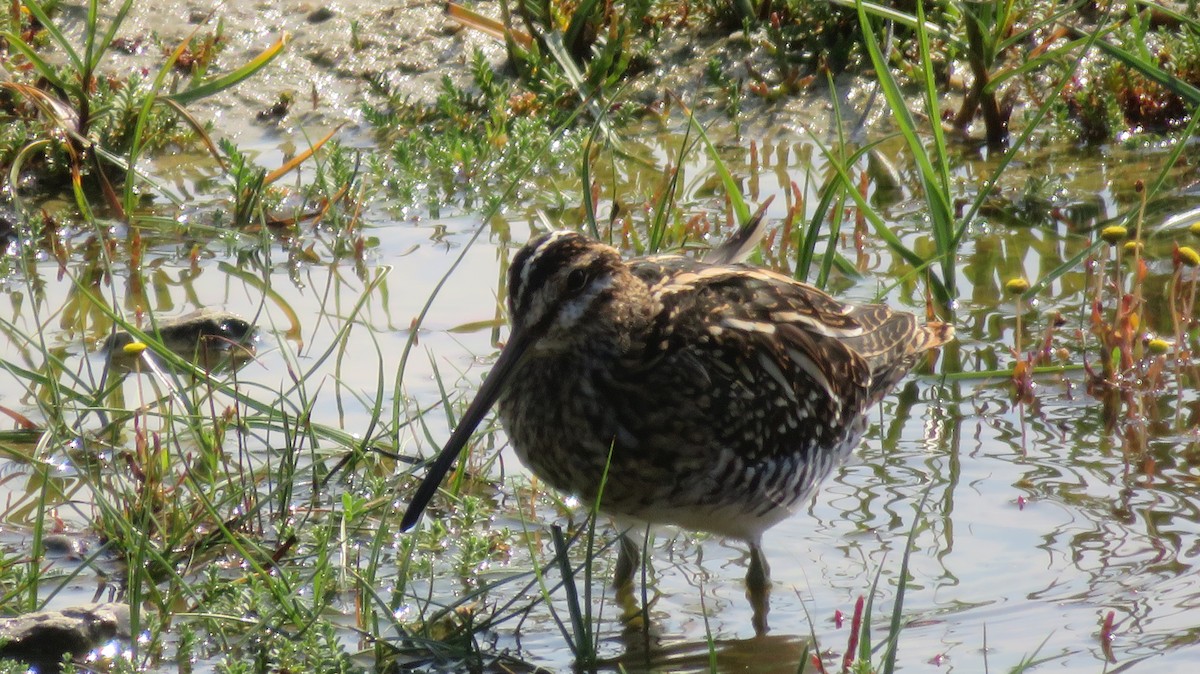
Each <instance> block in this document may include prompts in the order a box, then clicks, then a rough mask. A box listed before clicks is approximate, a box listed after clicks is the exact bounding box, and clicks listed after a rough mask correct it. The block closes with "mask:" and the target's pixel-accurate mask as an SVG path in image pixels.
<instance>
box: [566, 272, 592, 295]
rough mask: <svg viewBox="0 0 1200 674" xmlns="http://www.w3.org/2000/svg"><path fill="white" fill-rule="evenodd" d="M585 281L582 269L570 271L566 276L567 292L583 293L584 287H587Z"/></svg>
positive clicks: (585, 274)
mask: <svg viewBox="0 0 1200 674" xmlns="http://www.w3.org/2000/svg"><path fill="white" fill-rule="evenodd" d="M587 281H588V278H587V273H585V272H584V271H583V270H582V269H576V270H575V271H572V272H571V273H570V274H568V275H567V292H571V293H579V292H583V289H584V287H585V286H587Z"/></svg>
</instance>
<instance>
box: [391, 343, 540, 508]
mask: <svg viewBox="0 0 1200 674" xmlns="http://www.w3.org/2000/svg"><path fill="white" fill-rule="evenodd" d="M532 341H533V338H532V336H527V335H526V333H525V332H524V331H521V332H516V331H514V332H513V333H512V334H511V335H510V336H509V339H508V344H507V345H505V347H504V349H503V350H501V351H500V356H499V357H498V358H496V364H495V365H493V366H492V371H491V372H489V373H488V376H487V377H486V378H485V379H484V380H483V384H482V385H481V386H480V387H479V392H478V393H476V394H475V399H474V400H472V401H471V404H470V405H469V406H467V411H466V412H464V413H463V416H462V419H459V420H458V426H457V427H455V429H454V432H453V433H451V434H450V439H449V440H447V441H446V446H445V447H442V452H441V453H440V454H438V457H437V460H436V461H434V462H433V466H432V467H430V469H429V473H428V474H427V475H426V476H425V480H424V481H423V482H421V486H419V487H417V493H416V494H413V498H412V501H411V502H409V504H408V510H406V511H405V512H404V519H402V520H400V530H401V531H408V530H409V529H411V528H412V527H413V525H415V524H416V523H417V520H419V519H421V513H423V512H425V507H426V506H428V505H429V500H430V499H432V498H433V495H434V494H435V493H437V490H438V487H439V486H440V485H441V484H442V480H443V479H445V477H446V473H448V472H450V467H451V466H453V465H454V462H455V461H457V460H458V455H459V453H461V452H462V450H463V447H465V446H466V445H467V440H469V439H470V438H471V433H473V432H474V431H475V427H476V426H478V425H479V422H481V421H483V417H484V415H486V414H487V413H488V410H489V409H491V408H492V404H493V403H495V402H496V399H497V398H498V397H500V391H501V387H503V386H504V383H505V382H506V381H507V380H508V377H509V373H510V372H511V371H512V369H513V367H515V366H516V364H517V363H518V362H519V361H520V360H521V356H522V355H523V354H524V353H525V350H526V349H527V348H528V347H529V345H530V343H532Z"/></svg>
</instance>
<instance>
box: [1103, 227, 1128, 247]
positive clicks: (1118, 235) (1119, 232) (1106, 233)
mask: <svg viewBox="0 0 1200 674" xmlns="http://www.w3.org/2000/svg"><path fill="white" fill-rule="evenodd" d="M1127 236H1129V230H1128V229H1125V228H1124V227H1122V226H1121V225H1109V226H1108V227H1105V228H1104V229H1102V230H1100V238H1101V239H1104V240H1105V241H1107V242H1108V244H1109V245H1110V246H1115V245H1117V243H1118V242H1120V241H1124V240H1125V237H1127Z"/></svg>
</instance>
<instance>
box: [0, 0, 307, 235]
mask: <svg viewBox="0 0 1200 674" xmlns="http://www.w3.org/2000/svg"><path fill="white" fill-rule="evenodd" d="M132 5H133V0H125V1H124V2H123V3H122V4H121V5H119V6H118V7H117V8H116V11H115V14H114V15H113V19H112V20H111V21H110V22H108V23H107V24H105V23H104V22H102V20H101V16H100V15H101V13H100V11H99V2H98V0H90V1H89V2H88V3H87V7H86V18H85V24H84V29H83V30H82V36H83V44H77V43H75V42H74V41H73V40H72V38H71V37H70V36H69V34H68V33H67V31H66V30H65V29H64V28H63V27H62V26H60V25H59V21H58V20H57V19H56V17H55V16H54V12H53V10H52V6H51V5H49V4H43V3H41V2H36V1H31V2H26V3H23V4H22V7H23V8H26V9H28V14H25V13H23V12H19V13H14V14H12V15H10V16H9V17H7V25H6V27H5V30H4V33H3V35H4V38H5V49H7V50H8V57H9V60H10V61H12V63H13V64H14V66H15V67H13V68H10V69H9V71H8V72H10V73H12V74H11V75H10V79H7V80H6V81H4V82H0V89H3V90H4V91H5V92H6V93H7V96H5V97H4V98H3V99H2V100H0V107H2V109H3V111H4V113H5V114H6V115H7V116H9V117H11V120H10V122H9V123H8V124H6V125H5V126H6V130H5V132H4V134H3V136H2V137H0V170H3V171H5V172H6V173H9V174H10V175H11V176H13V177H15V178H17V179H18V180H17V182H20V180H21V179H22V178H33V179H36V180H38V181H39V182H41V183H42V189H43V190H45V191H47V192H54V191H56V190H57V189H67V190H69V191H70V192H71V193H72V194H73V195H74V198H75V205H76V206H77V207H78V209H79V212H80V214H82V215H83V216H84V218H85V219H86V217H87V216H88V215H89V214H90V213H91V211H92V210H93V206H92V204H93V202H94V201H96V196H99V198H100V203H102V204H103V205H104V206H105V207H106V208H107V209H109V210H110V211H111V212H115V213H116V214H118V215H119V216H120V215H124V214H125V213H128V212H130V211H133V210H134V209H135V207H136V206H137V204H138V197H137V195H138V192H139V190H140V189H142V188H144V187H146V186H152V185H153V183H152V182H151V181H149V180H147V179H146V178H145V177H144V176H139V174H138V168H137V165H138V160H139V158H140V157H141V155H142V153H143V152H146V151H150V150H153V149H155V148H163V147H166V146H168V145H170V144H173V143H182V142H183V141H184V140H185V138H187V137H188V136H189V135H190V136H193V137H195V138H197V139H198V141H199V142H200V143H202V144H203V145H204V146H206V147H207V148H208V149H209V150H210V151H213V152H214V154H215V147H214V146H213V144H212V141H211V140H209V139H208V137H207V134H206V131H205V129H204V128H203V127H202V125H200V124H199V123H198V122H197V121H196V120H195V119H194V118H193V117H191V115H189V114H188V113H187V112H186V110H185V108H184V106H185V105H187V104H188V103H190V102H192V101H196V100H199V99H201V98H205V97H208V96H211V95H213V94H216V93H218V92H220V91H223V90H225V89H227V88H229V87H232V86H235V85H237V84H239V83H241V82H242V81H244V80H246V79H247V78H249V77H251V76H253V75H255V74H256V73H258V72H259V71H260V70H261V69H262V68H263V67H265V66H266V64H267V63H269V62H270V61H271V60H272V59H273V58H274V57H275V56H277V55H278V54H279V53H280V52H281V51H282V49H283V46H284V42H283V40H282V39H281V40H279V41H278V42H276V43H275V44H274V45H272V46H270V47H268V48H267V49H266V50H265V51H264V52H262V53H261V54H260V55H259V56H258V57H257V58H255V59H254V60H252V61H250V62H249V63H247V64H245V65H243V66H241V67H239V68H237V69H234V70H232V71H230V72H227V73H224V74H221V75H215V76H211V77H209V76H206V75H207V70H208V65H209V63H210V61H211V58H212V56H213V54H214V53H215V50H216V48H217V45H218V44H219V42H220V37H219V34H218V35H214V36H211V37H209V38H201V39H200V40H199V42H193V41H192V40H187V41H184V42H183V43H182V44H180V45H179V46H177V47H176V48H174V49H173V50H170V51H169V52H168V55H167V56H166V57H165V59H164V62H163V64H162V65H161V67H160V68H159V70H158V72H157V73H154V74H152V75H146V76H144V75H142V74H140V73H133V74H131V75H128V76H125V77H124V78H121V77H117V76H116V75H112V74H108V73H106V72H105V69H104V66H105V62H106V61H107V60H110V59H111V58H112V54H113V52H114V51H119V50H121V49H123V48H125V45H124V44H123V43H121V42H118V41H116V39H115V36H116V33H117V31H118V29H120V27H121V26H122V24H123V22H124V21H125V18H126V16H127V15H128V13H129V11H130V8H131V7H132ZM43 46H45V47H49V48H52V49H53V50H54V52H55V54H54V55H53V56H48V55H44V54H43V49H42V47H43ZM57 61H61V62H62V63H63V65H56V62H57ZM184 65H186V66H187V68H186V69H187V70H188V72H189V73H190V74H191V80H190V82H188V84H186V85H184V86H182V87H178V88H176V89H174V90H171V88H170V86H169V85H170V84H171V80H173V75H172V73H174V72H175V71H176V69H177V68H178V67H181V66H184ZM218 161H219V157H218ZM122 183H123V185H124V189H123V191H122V193H118V190H117V188H116V186H117V185H121V184H122Z"/></svg>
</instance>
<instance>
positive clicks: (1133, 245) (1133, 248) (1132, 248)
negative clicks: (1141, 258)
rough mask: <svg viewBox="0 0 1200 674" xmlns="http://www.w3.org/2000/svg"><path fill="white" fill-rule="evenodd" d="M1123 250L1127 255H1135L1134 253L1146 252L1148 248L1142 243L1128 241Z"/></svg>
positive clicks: (1122, 247)
mask: <svg viewBox="0 0 1200 674" xmlns="http://www.w3.org/2000/svg"><path fill="white" fill-rule="evenodd" d="M1121 249H1122V250H1124V251H1125V254H1126V255H1133V254H1134V253H1140V252H1144V251H1145V250H1146V246H1145V244H1143V243H1142V242H1141V241H1126V242H1125V245H1123V246H1121Z"/></svg>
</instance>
